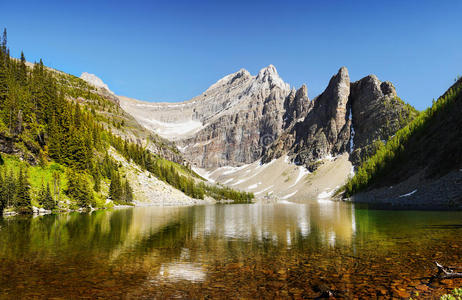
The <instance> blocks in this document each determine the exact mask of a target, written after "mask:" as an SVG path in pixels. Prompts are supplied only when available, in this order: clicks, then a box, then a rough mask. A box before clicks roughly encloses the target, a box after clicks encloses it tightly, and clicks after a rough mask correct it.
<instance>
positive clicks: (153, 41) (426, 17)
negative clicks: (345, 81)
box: [0, 0, 462, 109]
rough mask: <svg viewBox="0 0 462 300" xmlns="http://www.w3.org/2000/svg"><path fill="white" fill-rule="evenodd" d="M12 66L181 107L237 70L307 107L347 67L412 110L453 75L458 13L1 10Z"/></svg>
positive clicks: (61, 6) (458, 6) (280, 7)
mask: <svg viewBox="0 0 462 300" xmlns="http://www.w3.org/2000/svg"><path fill="white" fill-rule="evenodd" d="M0 27H7V30H8V34H9V45H10V48H11V51H12V54H13V55H14V56H19V53H20V51H21V50H24V53H25V54H26V58H27V59H28V60H30V61H34V60H38V59H39V58H43V60H44V62H45V64H47V65H49V66H52V67H54V68H57V69H60V70H63V71H65V72H68V73H71V74H74V75H77V76H80V74H81V73H82V72H89V73H94V74H96V75H97V76H99V77H100V78H102V79H103V81H105V82H106V83H107V84H108V85H109V87H110V88H111V89H112V90H113V91H114V92H116V93H117V94H120V95H126V96H130V97H134V98H138V99H143V100H149V101H161V100H162V101H165V100H166V101H181V100H187V99H189V98H192V97H193V96H196V95H198V94H200V93H201V92H203V91H204V90H205V89H206V88H207V87H208V86H209V85H211V84H212V83H214V82H215V81H216V80H218V79H219V78H221V77H223V76H224V75H226V74H229V73H233V72H235V71H237V70H239V69H240V68H245V69H247V70H249V71H250V72H251V73H252V74H256V73H257V72H258V70H259V69H261V68H263V67H265V66H267V65H269V64H273V65H275V66H276V68H277V70H278V72H279V74H280V76H281V77H282V78H283V79H284V80H285V81H286V82H288V83H289V84H290V85H291V86H295V87H299V86H300V85H301V84H303V83H306V84H307V86H308V93H309V96H310V98H313V97H314V96H316V95H318V94H319V93H321V92H322V91H323V90H324V88H325V87H326V85H327V83H328V81H329V79H330V77H331V76H332V75H333V74H334V73H336V72H337V70H338V69H339V68H340V67H341V66H346V67H347V68H348V70H349V73H350V77H351V78H352V80H357V79H360V78H362V77H363V76H366V75H368V74H371V73H373V74H376V75H377V76H378V77H379V79H381V80H390V81H392V82H393V83H394V84H395V86H396V88H397V91H398V94H399V95H400V96H401V98H403V100H405V101H407V102H410V103H411V104H412V105H414V106H416V108H418V109H423V108H425V107H427V106H428V105H430V104H431V100H432V98H436V97H438V96H439V95H440V94H441V93H442V92H444V91H445V90H446V89H447V88H448V87H449V85H450V84H452V83H453V82H454V78H455V77H456V76H457V75H461V74H462V33H461V28H462V1H460V0H453V1H451V0H444V1H422V0H421V1H413V0H410V1H402V0H400V1H346V0H344V1H334V0H332V1H330V0H322V1H321V0H318V1H271V0H266V1H239V0H234V1H218V0H214V1H192V0H191V1H141V0H131V1H98V0H92V1H89V0H79V1H63V0H59V1H58V0H56V1H47V0H41V1H32V0H22V1H6V0H5V1H1V3H0Z"/></svg>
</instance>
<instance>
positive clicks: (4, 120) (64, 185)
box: [0, 29, 253, 213]
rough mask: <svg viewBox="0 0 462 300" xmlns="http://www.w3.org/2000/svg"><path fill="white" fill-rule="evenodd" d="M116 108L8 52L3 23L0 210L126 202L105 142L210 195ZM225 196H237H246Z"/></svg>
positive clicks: (124, 184) (128, 193)
mask: <svg viewBox="0 0 462 300" xmlns="http://www.w3.org/2000/svg"><path fill="white" fill-rule="evenodd" d="M121 114H122V113H121V109H120V107H119V104H118V102H117V100H116V99H113V98H111V97H110V96H105V94H104V93H100V92H98V91H97V90H96V88H95V87H93V86H90V85H89V84H87V83H86V82H85V81H83V80H81V79H79V78H77V77H75V76H72V75H68V74H65V73H62V72H59V71H56V70H52V69H49V68H47V67H46V66H45V65H44V64H43V62H42V60H40V62H38V63H35V64H33V65H31V64H29V63H27V62H26V58H25V55H24V54H23V53H21V57H20V59H19V60H18V59H15V58H12V57H10V53H9V49H8V45H7V32H6V29H5V30H4V31H3V36H2V39H1V45H0V154H1V157H2V159H1V160H0V191H1V192H0V211H3V209H4V208H14V210H15V211H17V212H21V213H30V212H32V206H35V207H40V208H43V209H47V210H54V209H76V208H78V207H81V208H88V207H90V206H91V207H107V206H110V204H108V202H107V201H106V200H107V199H110V200H112V201H111V203H117V204H130V203H132V201H133V200H134V196H133V192H132V190H133V189H132V187H131V186H130V185H131V184H132V183H130V182H129V181H128V180H127V179H125V176H124V174H121V173H120V172H119V170H118V169H119V165H118V164H117V163H116V162H115V161H114V160H113V159H112V158H111V157H110V156H109V155H108V154H107V152H108V149H109V147H114V148H115V149H116V150H117V151H118V152H119V153H121V154H122V155H123V156H124V157H126V158H127V160H129V161H132V162H134V163H136V164H137V165H139V166H140V167H142V168H143V169H145V170H148V171H149V172H151V173H152V174H153V175H154V176H156V177H157V178H159V179H160V180H163V181H165V182H167V183H168V184H170V185H172V186H173V187H175V188H177V189H179V190H181V191H183V192H184V193H185V194H186V195H189V196H191V197H193V198H197V199H203V198H204V196H205V195H206V194H210V195H212V196H213V195H216V194H217V193H216V191H215V190H214V191H213V193H212V192H208V191H209V188H208V187H206V186H205V185H204V184H202V183H200V182H201V180H200V178H199V177H198V176H197V175H196V174H195V173H194V172H192V171H191V170H189V168H187V167H185V166H181V165H179V164H177V163H174V162H171V161H168V160H166V159H164V158H163V157H162V156H161V154H160V153H153V152H152V151H151V150H150V149H148V147H146V145H143V144H142V140H141V139H140V138H139V137H136V136H132V135H131V134H130V132H129V130H128V129H127V124H126V123H125V121H124V119H122V118H120V115H121ZM148 138H151V140H152V137H148ZM161 143H162V142H160V143H159V142H158V141H157V145H158V146H159V145H160V146H159V147H164V146H165V147H170V149H168V151H170V152H174V151H177V150H176V149H175V150H172V146H171V145H163V144H161ZM226 191H227V190H226ZM223 193H225V192H223ZM223 193H222V194H223ZM228 194H229V193H228ZM229 195H230V196H232V197H234V200H239V201H243V200H245V201H250V200H251V199H252V198H253V195H252V194H247V193H240V192H234V193H231V194H229Z"/></svg>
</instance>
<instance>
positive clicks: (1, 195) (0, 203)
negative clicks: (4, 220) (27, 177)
mask: <svg viewBox="0 0 462 300" xmlns="http://www.w3.org/2000/svg"><path fill="white" fill-rule="evenodd" d="M4 186H5V182H4V180H3V176H2V174H0V216H1V215H2V214H3V209H4V208H5V206H6V197H5V196H6V195H5V191H4Z"/></svg>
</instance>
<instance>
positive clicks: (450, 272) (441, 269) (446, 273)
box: [434, 262, 462, 279]
mask: <svg viewBox="0 0 462 300" xmlns="http://www.w3.org/2000/svg"><path fill="white" fill-rule="evenodd" d="M435 264H436V267H437V268H438V274H436V275H435V276H434V277H436V278H439V279H452V278H462V273H460V272H455V271H454V269H452V268H450V267H445V266H443V265H441V264H439V263H438V262H435Z"/></svg>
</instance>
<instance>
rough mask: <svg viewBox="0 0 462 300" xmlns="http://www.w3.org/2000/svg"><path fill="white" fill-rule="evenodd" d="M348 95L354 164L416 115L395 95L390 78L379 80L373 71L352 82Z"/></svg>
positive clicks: (358, 162)
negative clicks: (352, 131) (352, 133)
mask: <svg viewBox="0 0 462 300" xmlns="http://www.w3.org/2000/svg"><path fill="white" fill-rule="evenodd" d="M349 99H350V102H351V104H352V106H351V112H352V116H353V130H354V138H353V143H352V146H354V149H351V150H352V153H351V158H350V159H351V160H352V162H353V163H354V164H355V165H359V164H360V163H361V162H362V161H363V160H364V158H365V157H367V156H369V155H371V154H372V153H374V152H375V149H376V147H377V142H378V141H387V140H388V138H389V137H390V136H392V135H393V134H395V132H396V131H398V130H399V129H400V128H402V127H403V126H405V125H406V124H407V123H409V121H410V120H412V119H413V118H414V117H415V116H416V115H417V111H416V110H415V109H414V108H413V107H411V106H410V105H406V104H405V103H404V102H403V101H402V100H401V99H400V98H399V97H398V96H397V94H396V90H395V87H394V86H393V84H392V83H391V82H389V81H385V82H381V81H380V80H379V79H378V78H377V77H376V76H375V75H369V76H367V77H365V78H363V79H361V80H359V81H356V82H353V83H352V84H351V93H350V97H349Z"/></svg>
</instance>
